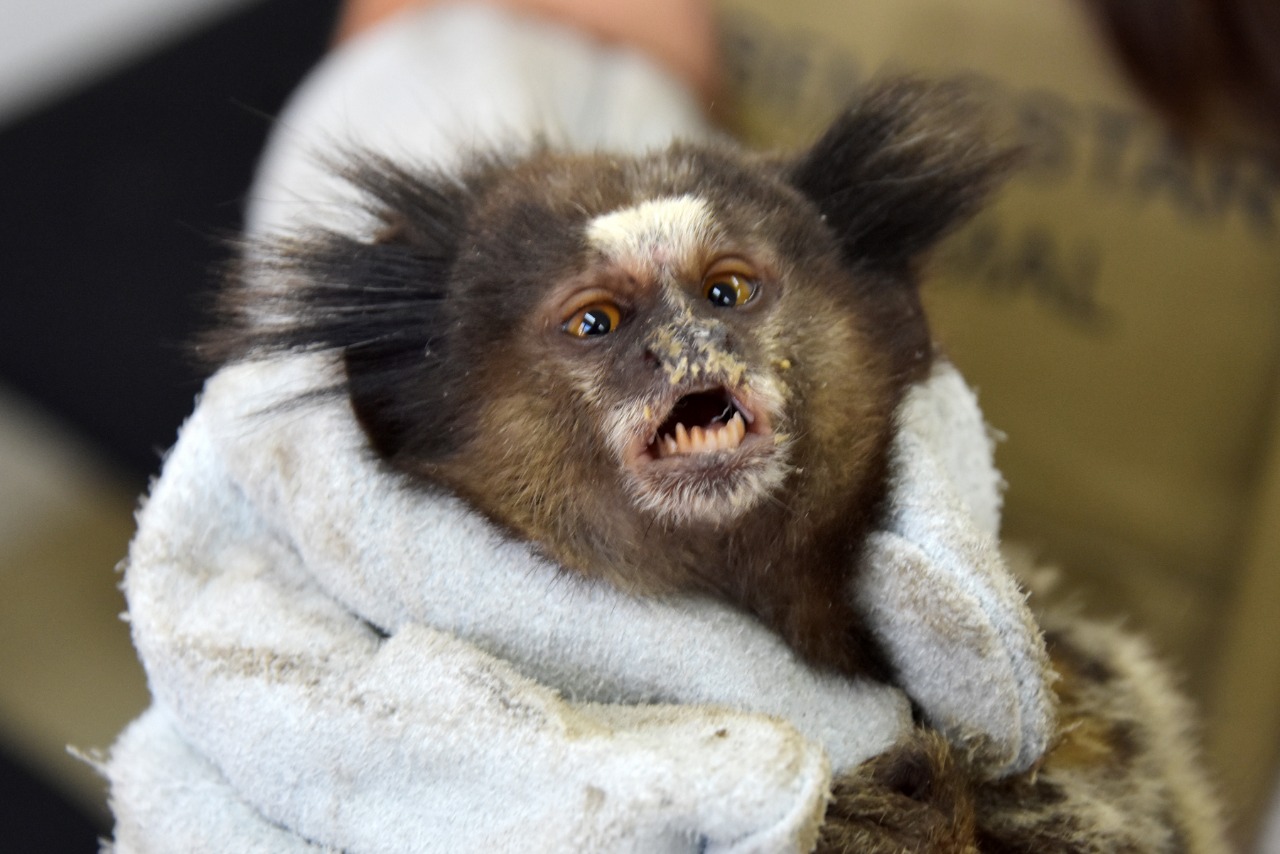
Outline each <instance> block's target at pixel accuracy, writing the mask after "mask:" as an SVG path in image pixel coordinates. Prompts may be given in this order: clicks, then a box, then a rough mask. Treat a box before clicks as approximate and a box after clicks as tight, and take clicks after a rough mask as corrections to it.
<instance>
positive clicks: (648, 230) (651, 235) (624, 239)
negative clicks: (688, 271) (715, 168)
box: [587, 195, 716, 266]
mask: <svg viewBox="0 0 1280 854" xmlns="http://www.w3.org/2000/svg"><path fill="white" fill-rule="evenodd" d="M715 234H716V225H715V220H714V219H713V218H712V215H711V206H710V205H708V204H707V202H706V201H705V200H704V199H700V198H698V197H697V196H690V195H684V196H673V197H670V198H665V199H650V200H649V201H645V202H641V203H640V204H638V205H632V206H631V207H627V208H621V209H619V210H616V211H611V212H609V213H607V214H602V215H601V216H598V217H596V218H595V219H593V220H591V222H589V223H587V240H588V241H589V242H590V244H591V245H592V246H594V247H595V248H596V249H598V250H600V252H602V253H603V254H604V255H605V256H606V257H608V258H611V259H612V260H614V261H619V262H630V263H631V264H639V265H648V264H660V265H677V266H680V265H687V264H691V263H692V262H694V261H696V260H697V259H698V257H699V256H700V255H701V253H702V251H703V249H704V247H706V246H707V244H708V243H710V242H711V240H712V238H713V237H714V236H715Z"/></svg>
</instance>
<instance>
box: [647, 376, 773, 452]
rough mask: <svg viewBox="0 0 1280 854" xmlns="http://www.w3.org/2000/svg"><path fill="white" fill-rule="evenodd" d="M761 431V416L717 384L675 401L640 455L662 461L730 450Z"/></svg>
mask: <svg viewBox="0 0 1280 854" xmlns="http://www.w3.org/2000/svg"><path fill="white" fill-rule="evenodd" d="M763 432H767V427H766V425H765V424H764V423H763V419H762V418H760V417H758V416H757V414H756V413H755V412H753V411H752V410H751V409H750V408H749V407H748V406H747V405H746V404H744V403H743V402H742V401H741V400H740V399H739V398H738V397H736V396H735V395H733V394H731V393H730V392H729V391H728V390H727V389H725V388H724V387H722V386H721V387H716V388H713V389H708V390H705V391H699V392H694V393H692V394H686V395H685V396H683V397H681V398H680V399H679V400H677V401H676V402H675V405H674V406H673V407H672V408H671V413H670V414H669V415H668V416H667V418H666V420H665V421H663V422H662V423H661V424H660V425H659V426H658V428H657V429H656V430H655V431H654V433H653V436H652V438H651V439H650V440H649V443H648V445H647V446H646V447H645V451H644V454H643V455H642V456H646V457H648V459H650V460H664V459H669V458H673V457H694V456H699V455H704V454H717V453H721V452H732V451H736V450H738V448H739V447H741V446H742V444H743V442H744V441H746V440H747V439H748V438H749V437H750V436H751V435H753V434H760V433H763Z"/></svg>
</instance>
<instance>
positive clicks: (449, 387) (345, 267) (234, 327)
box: [209, 82, 1009, 608]
mask: <svg viewBox="0 0 1280 854" xmlns="http://www.w3.org/2000/svg"><path fill="white" fill-rule="evenodd" d="M981 138H982V133H981V128H980V126H978V125H975V124H974V123H973V121H972V116H971V115H969V114H968V113H966V112H965V108H964V105H963V104H962V102H960V101H958V100H957V99H956V98H955V97H954V92H949V91H946V90H945V89H943V90H939V89H936V88H932V87H928V86H922V85H920V84H916V83H911V82H907V83H898V84H893V85H889V86H885V87H882V88H880V89H878V90H875V91H873V92H872V93H871V94H869V95H868V96H867V97H866V98H864V99H863V100H862V101H861V102H860V103H859V104H857V105H856V106H855V107H854V108H853V109H852V110H850V111H849V112H847V113H846V114H844V115H842V116H841V117H840V118H838V119H837V121H836V122H835V123H834V124H833V125H832V127H831V128H830V129H829V130H828V131H827V133H826V134H825V135H823V136H822V137H821V138H820V139H819V140H818V141H817V142H816V143H815V144H814V145H813V146H812V147H811V148H810V149H808V150H807V151H804V152H801V153H800V154H798V155H796V156H794V157H785V158H784V157H769V156H761V155H756V154H751V153H747V152H743V151H741V150H738V149H735V148H732V147H729V146H724V145H690V144H676V145H673V146H672V147H671V148H670V149H669V150H667V151H664V152H659V153H654V154H651V155H647V156H643V157H638V158H627V157H612V156H607V155H565V154H557V153H554V152H550V151H545V150H538V151H534V152H532V153H525V154H521V155H519V156H515V157H490V158H479V159H477V160H476V161H475V162H473V163H472V164H471V165H470V166H469V167H468V168H467V169H464V170H463V171H462V172H461V173H460V174H448V175H445V174H440V173H435V172H429V171H428V172H422V171H414V170H412V169H409V168H406V167H404V166H402V165H398V164H394V163H391V162H388V161H386V160H382V159H378V158H373V157H369V158H364V159H362V160H360V161H359V162H358V164H357V166H356V167H354V168H353V169H352V170H351V173H350V178H351V180H352V182H353V183H354V184H355V185H356V187H357V188H358V189H360V190H362V191H363V192H364V193H365V194H366V196H367V198H368V200H369V206H370V208H371V209H372V210H373V211H375V212H376V213H377V215H378V216H379V217H380V218H381V220H382V222H383V226H384V227H383V228H382V229H381V231H380V233H379V234H378V235H377V237H376V239H373V240H368V239H360V238H357V237H353V236H350V235H340V234H319V235H310V236H307V237H304V238H300V239H298V240H294V241H281V242H279V243H277V244H274V245H273V246H271V247H268V248H267V249H266V250H263V249H262V248H261V247H259V248H258V251H257V252H256V253H255V254H256V255H257V256H258V257H260V258H262V257H265V258H267V259H268V263H265V264H264V263H258V264H257V265H256V266H251V267H249V268H247V273H248V275H246V276H244V278H243V279H242V281H241V286H240V287H232V288H229V289H228V290H227V291H226V292H225V293H224V295H223V302H222V307H223V312H224V315H225V316H226V317H227V318H228V319H229V321H230V322H229V323H227V324H226V325H225V326H224V327H223V329H222V330H221V332H220V333H219V335H217V336H212V337H211V338H210V339H209V342H210V343H211V347H212V352H213V353H214V354H215V355H221V356H222V358H244V357H246V356H251V355H253V354H255V353H257V352H260V351H263V350H268V351H270V350H279V349H291V348H304V349H330V350H334V351H337V352H338V353H340V354H341V357H342V362H343V365H344V367H345V369H346V380H347V383H346V387H345V389H344V391H345V392H346V393H347V394H348V395H349V397H350V400H351V403H352V407H353V409H354V412H355V414H356V416H357V418H358V419H359V421H360V423H361V425H362V426H363V428H364V430H365V432H366V434H367V435H368V437H369V441H370V445H371V447H372V449H373V450H374V451H375V452H376V453H377V455H378V456H379V457H380V458H381V459H382V460H383V461H385V462H386V463H387V464H389V465H391V466H392V467H394V468H395V469H397V470H400V471H403V472H406V473H408V474H409V475H411V476H412V477H413V479H414V480H415V482H417V483H419V484H424V485H426V486H428V487H434V486H440V487H444V488H446V489H448V490H450V491H452V492H454V493H456V494H459V495H461V496H462V497H463V498H465V499H467V500H468V501H470V502H471V503H472V504H473V505H474V506H475V507H476V508H477V509H479V510H481V511H482V512H484V513H486V514H487V515H489V516H490V518H492V519H493V520H495V521H497V522H498V523H500V524H501V525H503V526H504V527H505V528H507V529H508V530H510V531H513V532H515V533H516V534H517V535H519V536H521V537H523V538H525V539H528V540H530V541H532V542H535V543H538V544H540V545H542V546H543V547H544V548H545V549H546V550H547V551H549V552H550V553H551V554H552V556H553V557H555V558H556V559H557V560H558V561H559V562H560V563H562V564H564V565H566V566H571V567H575V568H578V569H583V570H588V571H602V570H600V567H602V566H611V565H615V566H620V567H621V568H619V569H618V570H617V574H616V576H615V577H616V578H620V579H622V581H623V583H627V580H628V579H630V578H631V577H633V576H634V577H639V576H642V575H646V574H647V575H648V576H649V577H650V580H652V576H653V575H654V574H655V573H658V572H660V571H661V570H660V569H654V568H653V567H655V566H658V565H659V564H662V565H671V566H675V567H677V569H673V570H672V571H671V573H670V576H671V579H668V581H669V583H667V584H666V585H665V586H666V588H667V589H670V588H671V587H674V586H679V585H681V584H684V583H685V582H684V581H683V580H682V579H686V578H687V577H688V576H690V575H691V574H692V575H695V576H696V575H699V574H704V575H705V574H707V573H713V572H719V571H721V570H718V569H715V568H714V567H712V566H711V564H713V563H715V564H720V565H722V569H723V566H733V565H743V564H744V563H746V562H750V561H749V560H748V558H749V559H751V560H754V561H755V563H758V564H759V566H760V567H761V568H760V572H761V573H766V574H767V571H768V567H769V566H772V565H776V563H775V562H774V558H772V557H769V556H768V555H765V554H763V553H762V552H761V549H762V548H763V547H764V545H766V544H768V543H772V542H774V541H779V542H783V543H787V544H791V545H795V544H798V543H827V544H828V545H830V549H834V551H832V552H831V554H829V555H828V556H827V557H826V558H823V560H829V562H833V563H839V562H840V561H843V560H844V558H843V557H838V556H836V555H837V553H838V554H843V553H844V552H843V551H841V550H844V549H849V548H852V545H851V544H856V542H857V541H858V537H859V536H860V534H859V532H860V531H863V530H866V528H867V526H868V525H869V524H870V520H871V518H872V516H873V513H874V508H875V506H876V503H877V501H878V499H879V497H880V496H881V495H882V494H883V485H884V484H883V480H884V473H885V471H886V463H885V458H886V455H887V448H888V445H889V439H890V435H891V432H892V426H893V425H892V419H893V412H894V410H895V408H896V406H897V403H898V401H899V399H900V398H901V395H902V394H903V392H904V390H905V388H906V387H907V386H908V385H909V384H910V383H911V382H913V381H915V380H916V379H918V378H920V377H921V376H923V374H924V372H925V371H926V370H927V368H928V365H929V362H930V359H931V357H932V345H931V342H930V337H929V333H928V328H927V325H926V324H925V321H924V318H923V312H922V311H921V308H920V303H919V296H918V293H917V290H916V281H915V275H914V265H915V263H916V260H917V259H918V257H919V256H920V254H921V253H922V252H924V251H925V250H926V249H928V248H929V247H930V246H931V245H932V244H933V243H934V242H935V241H936V240H937V239H938V237H939V236H940V235H941V234H943V233H944V232H945V231H946V230H947V229H948V228H950V227H951V226H953V225H954V224H955V223H957V222H958V221H960V220H961V219H963V217H964V216H965V215H966V214H967V213H969V212H970V211H971V210H973V209H974V208H976V206H977V204H978V203H979V201H980V200H981V199H982V198H983V197H984V195H985V194H986V191H987V190H988V189H989V188H990V187H991V186H993V185H994V184H995V183H996V181H997V180H998V178H999V176H1000V175H1001V174H1002V173H1003V171H1004V167H1005V165H1006V164H1007V162H1008V159H1009V158H1008V154H1007V152H993V151H992V149H991V148H989V147H987V146H985V145H983V144H982V143H981V141H980V140H981ZM837 529H838V531H837ZM832 531H837V534H838V535H837V534H833V533H831V532H832ZM704 535H710V536H704ZM706 543H709V544H710V545H705V544H706ZM770 548H772V546H770ZM824 548H826V546H824ZM730 552H732V553H733V554H735V555H737V557H736V558H735V557H733V556H732V555H730ZM770 554H772V552H770ZM726 556H727V557H726ZM735 561H736V563H735ZM682 574H683V575H682ZM761 577H763V575H762V576H761ZM672 579H674V580H672ZM704 583H705V585H707V586H713V587H715V588H716V589H721V590H728V591H729V592H730V594H731V595H732V596H734V597H736V598H738V599H740V600H742V601H747V600H749V599H750V598H751V596H752V595H755V594H750V595H748V594H747V593H746V592H743V591H741V590H740V591H738V592H736V593H735V592H733V591H732V590H731V589H730V588H732V586H733V584H735V583H739V582H733V581H727V580H725V579H724V578H717V579H709V578H708V579H704ZM740 583H741V585H747V584H748V582H747V581H741V582H740ZM635 585H639V586H645V585H640V584H639V582H635ZM647 586H648V587H650V588H652V587H654V586H656V587H658V588H661V587H663V586H664V585H663V584H662V583H657V584H656V585H654V584H649V585H647ZM743 589H744V590H745V587H744V588H743ZM761 589H763V587H761ZM760 601H761V602H764V601H765V599H763V598H762V599H761V600H760ZM752 607H757V606H755V605H753V606H752ZM759 607H760V608H764V607H766V606H765V605H759Z"/></svg>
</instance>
